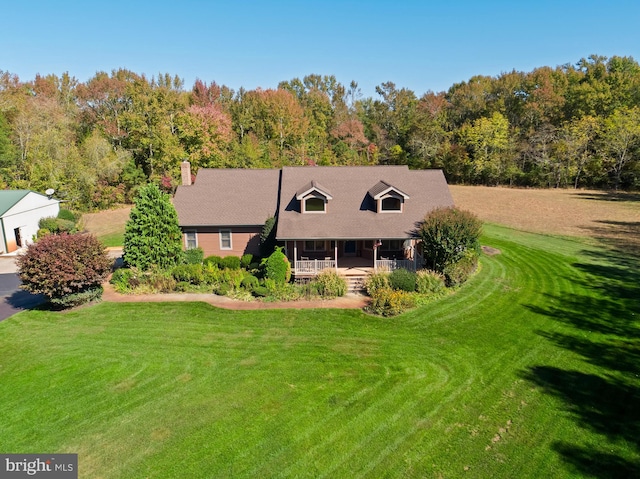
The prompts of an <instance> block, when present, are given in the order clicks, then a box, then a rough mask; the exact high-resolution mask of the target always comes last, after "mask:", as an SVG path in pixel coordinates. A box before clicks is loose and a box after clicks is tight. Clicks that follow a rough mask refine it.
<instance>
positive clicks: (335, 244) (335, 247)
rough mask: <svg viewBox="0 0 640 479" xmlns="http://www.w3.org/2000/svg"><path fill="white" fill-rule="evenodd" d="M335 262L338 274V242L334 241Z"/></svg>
mask: <svg viewBox="0 0 640 479" xmlns="http://www.w3.org/2000/svg"><path fill="white" fill-rule="evenodd" d="M333 260H334V261H335V262H336V273H337V272H338V240H334V241H333Z"/></svg>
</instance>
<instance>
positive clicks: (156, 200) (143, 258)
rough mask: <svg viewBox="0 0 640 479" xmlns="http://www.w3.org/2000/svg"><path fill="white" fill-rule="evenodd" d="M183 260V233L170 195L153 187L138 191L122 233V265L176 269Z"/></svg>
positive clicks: (147, 186) (143, 268) (148, 186)
mask: <svg viewBox="0 0 640 479" xmlns="http://www.w3.org/2000/svg"><path fill="white" fill-rule="evenodd" d="M181 257H182V232H181V231H180V227H179V226H178V214H177V213H176V209H175V208H174V207H173V205H172V204H171V201H170V198H169V195H167V194H165V193H162V192H161V191H160V189H159V188H158V187H157V186H156V185H155V184H149V185H145V186H143V187H142V188H140V190H139V192H138V196H137V197H136V199H135V200H134V207H133V208H132V209H131V213H130V214H129V221H127V224H126V226H125V230H124V254H123V259H124V262H125V264H127V265H128V266H132V267H135V268H139V269H141V270H143V271H144V270H147V269H149V268H150V267H151V266H152V265H156V266H158V267H160V268H170V267H172V266H175V265H176V264H177V263H178V262H179V261H180V259H181Z"/></svg>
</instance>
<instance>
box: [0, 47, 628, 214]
mask: <svg viewBox="0 0 640 479" xmlns="http://www.w3.org/2000/svg"><path fill="white" fill-rule="evenodd" d="M639 157H640V65H638V63H637V62H636V61H635V60H634V59H633V58H631V57H618V56H614V57H611V58H607V57H603V56H597V55H592V56H590V57H588V58H586V59H585V58H583V59H581V60H580V61H578V62H577V63H576V64H574V65H571V64H567V65H562V66H557V67H555V68H551V67H547V66H544V67H540V68H536V69H534V70H533V71H531V72H519V71H515V70H514V71H511V72H508V73H502V74H500V75H498V76H495V77H491V76H474V77H472V78H470V79H469V80H468V81H465V82H461V83H457V84H454V85H453V86H451V87H450V88H449V90H448V91H446V92H437V93H436V92H431V91H429V92H427V93H425V94H423V95H422V96H421V97H417V96H416V94H415V93H414V92H413V91H411V90H409V89H407V88H398V87H396V85H395V84H394V83H393V82H386V83H383V84H381V85H379V86H377V87H376V96H375V97H364V96H363V95H362V93H361V90H360V88H359V87H358V84H357V82H355V81H352V82H351V83H350V84H349V85H348V86H346V85H343V84H341V83H340V82H338V81H337V79H336V78H335V76H333V75H324V76H322V75H315V74H314V75H308V76H305V77H304V78H302V79H299V78H294V79H292V80H288V81H283V82H281V83H280V84H279V85H278V88H277V89H264V90H263V89H256V90H245V89H243V88H240V89H239V90H238V91H234V90H232V89H230V88H229V87H226V86H219V85H218V84H216V83H215V82H212V83H209V84H207V83H206V82H203V81H201V80H196V81H195V83H194V85H193V87H192V88H191V89H185V87H184V83H183V81H182V80H181V79H180V78H179V77H178V76H172V75H170V74H161V75H158V76H157V77H151V78H147V77H146V76H145V75H139V74H137V73H135V72H132V71H129V70H126V69H119V70H113V71H112V72H111V73H106V72H98V73H96V75H95V76H93V77H92V78H90V79H89V80H88V81H86V82H80V81H78V80H76V79H75V78H74V77H71V76H69V74H67V73H65V74H63V75H62V76H60V77H58V76H56V75H46V76H41V75H36V78H35V79H33V80H31V81H21V80H20V79H19V78H18V77H17V76H16V75H14V74H11V73H10V72H5V71H1V70H0V183H2V187H3V188H25V189H33V190H36V191H44V190H46V189H47V188H54V189H55V190H56V192H57V193H56V195H57V196H58V197H60V198H62V199H65V200H66V201H68V202H69V204H70V206H72V207H74V208H78V209H100V208H107V207H109V206H111V205H113V204H116V203H122V202H130V201H131V200H132V198H133V197H134V196H135V193H136V191H137V189H138V188H139V187H140V185H143V184H145V183H148V182H149V181H151V182H155V183H157V184H158V185H159V186H160V187H161V188H163V189H164V190H165V191H171V190H172V189H173V188H175V186H176V184H177V182H178V180H179V177H180V167H179V165H180V162H181V161H182V160H184V159H188V160H189V161H190V162H191V164H192V165H193V169H194V171H197V169H198V168H200V167H216V168H231V167H233V168H270V167H280V166H284V165H313V164H317V165H378V164H383V165H387V164H407V165H409V166H410V167H411V168H442V169H443V170H444V172H445V175H446V177H447V179H448V180H449V182H452V183H468V184H484V185H514V186H535V187H571V188H580V187H589V188H616V189H617V188H627V189H633V188H636V189H637V188H638V187H640V162H639V161H638V158H639Z"/></svg>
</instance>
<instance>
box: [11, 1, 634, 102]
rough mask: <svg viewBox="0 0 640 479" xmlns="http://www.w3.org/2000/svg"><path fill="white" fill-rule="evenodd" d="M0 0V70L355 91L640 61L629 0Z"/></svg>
mask: <svg viewBox="0 0 640 479" xmlns="http://www.w3.org/2000/svg"><path fill="white" fill-rule="evenodd" d="M4 3H5V4H4V5H2V7H1V8H0V12H1V14H0V70H4V71H8V72H11V73H15V74H17V75H18V76H19V77H20V79H21V80H24V81H27V80H31V79H33V78H34V77H35V75H36V73H40V74H42V75H46V74H49V73H55V74H57V75H60V74H62V73H63V72H69V74H70V75H72V76H75V77H76V78H77V79H78V80H80V81H86V80H88V79H89V78H91V77H92V76H93V75H95V73H96V72H97V71H107V72H110V71H111V70H112V69H117V68H120V67H122V68H127V69H129V70H132V71H134V72H136V73H140V74H142V73H144V74H146V75H147V76H149V77H150V76H152V75H157V74H158V73H159V72H162V73H165V72H167V73H171V74H172V75H175V74H177V75H178V76H180V77H181V78H182V79H183V80H184V81H185V88H187V89H190V88H191V86H192V85H193V82H194V81H195V79H196V78H200V79H201V80H203V81H206V82H212V81H215V82H216V83H218V84H220V85H223V84H224V85H227V86H228V87H230V88H232V89H234V90H237V89H238V88H240V87H244V88H245V89H254V88H257V87H262V88H275V87H276V86H277V85H278V83H279V82H280V81H283V80H291V79H292V78H295V77H298V78H302V77H304V76H305V75H307V74H310V73H317V74H321V75H335V76H336V78H337V79H338V81H340V82H341V83H343V84H344V85H345V86H346V85H348V84H349V83H350V82H351V80H355V81H357V82H358V84H359V86H360V88H361V89H362V93H363V94H364V96H376V94H375V87H376V85H380V84H381V83H383V82H386V81H392V82H394V83H395V84H396V86H397V87H398V88H401V87H406V88H409V89H411V90H413V91H414V92H415V93H416V95H418V96H420V95H422V94H423V93H425V92H427V91H429V90H432V91H446V90H447V89H448V88H449V87H450V86H452V85H453V84H454V83H457V82H461V81H466V80H468V79H469V78H470V77H471V76H473V75H476V74H481V75H490V76H497V75H499V74H500V73H502V72H507V71H511V70H513V69H515V70H519V71H531V70H532V69H534V68H536V67H539V66H544V65H548V66H552V67H555V66H557V65H563V64H566V63H571V64H575V63H576V62H577V61H578V60H580V58H583V57H587V56H589V55H591V54H598V55H604V56H607V57H611V56H613V55H619V56H632V57H634V58H635V59H636V60H637V61H640V2H638V1H637V0H635V1H621V0H610V1H599V2H595V1H591V0H581V1H574V0H570V1H563V0H556V1H548V0H537V1H529V2H517V1H484V2H483V1H466V0H459V1H457V2H456V1H446V2H445V1H440V2H431V1H427V0H424V1H402V0H396V1H378V0H369V1H355V0H346V1H335V0H324V1H307V2H303V1H298V2H296V1H285V0H271V1H253V0H247V1H244V2H237V1H236V2H231V1H227V2H221V1H197V0H181V1H172V2H167V1H163V0H156V1H154V2H150V1H146V0H144V1H136V0H125V1H122V0H107V1H101V2H94V1H91V0H86V1H82V2H80V1H68V0H58V1H53V0H49V1H41V0H32V1H29V2H26V1H12V2H4Z"/></svg>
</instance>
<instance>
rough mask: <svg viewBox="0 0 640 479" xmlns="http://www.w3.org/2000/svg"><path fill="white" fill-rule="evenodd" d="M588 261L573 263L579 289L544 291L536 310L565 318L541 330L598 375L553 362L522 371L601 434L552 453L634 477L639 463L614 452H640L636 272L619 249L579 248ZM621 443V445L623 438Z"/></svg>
mask: <svg viewBox="0 0 640 479" xmlns="http://www.w3.org/2000/svg"><path fill="white" fill-rule="evenodd" d="M585 254H586V255H587V256H589V257H591V258H592V259H593V262H588V263H587V262H585V263H576V264H574V265H573V266H574V267H575V268H576V269H577V270H578V271H580V272H582V273H586V274H582V275H580V276H579V278H578V279H576V278H571V281H573V282H574V283H575V282H576V281H577V282H578V284H579V285H580V286H582V288H580V289H581V290H582V291H583V293H582V294H571V293H564V294H561V295H555V296H554V295H548V299H549V301H547V302H546V303H545V304H546V305H547V306H538V305H535V306H529V309H531V310H532V311H534V312H535V313H538V314H542V315H545V316H548V317H550V318H552V319H553V320H555V321H558V322H560V323H563V325H564V327H561V328H558V329H557V330H555V331H539V332H538V333H539V334H540V335H541V336H544V337H545V338H547V339H548V340H549V341H552V342H553V343H555V344H557V345H558V346H560V347H562V348H565V349H568V350H570V351H573V352H575V353H577V354H579V355H580V356H582V357H583V358H584V360H585V361H586V362H588V363H590V364H592V365H595V366H597V367H598V368H599V371H598V372H597V374H592V373H587V372H584V371H576V370H569V369H563V368H559V367H552V366H543V365H539V366H533V367H531V368H529V369H528V370H527V371H525V372H524V373H523V376H524V377H525V378H526V379H527V380H529V381H531V382H532V383H534V384H536V385H538V386H540V387H542V388H543V390H544V391H545V392H546V393H548V394H551V395H553V396H555V397H558V398H560V399H562V400H563V401H564V403H565V406H566V408H567V410H568V411H569V412H570V413H571V414H572V416H573V417H574V418H575V421H576V424H578V425H579V426H580V427H583V428H586V429H590V430H592V431H594V432H595V433H598V434H601V435H602V436H604V438H606V440H605V442H606V443H608V444H603V445H601V446H602V447H594V448H586V447H584V446H582V445H577V444H570V443H566V442H556V443H555V444H554V448H555V450H556V451H557V452H558V453H559V454H560V455H561V456H562V457H563V458H564V460H565V461H566V462H567V463H569V464H571V465H572V466H573V467H574V468H576V469H577V470H579V471H580V473H581V474H583V475H585V476H589V477H596V478H611V477H621V478H622V477H640V462H639V461H637V460H633V459H629V458H628V457H622V456H621V455H619V454H616V453H615V452H614V451H615V449H613V448H612V447H607V448H606V450H605V447H606V446H609V445H611V446H613V445H614V444H617V445H618V446H620V447H625V446H624V445H621V444H623V443H626V445H627V446H626V447H627V449H631V450H633V455H636V456H637V454H640V300H639V298H640V271H639V269H638V261H637V260H636V259H635V258H634V257H633V256H629V255H626V254H623V253H619V252H617V251H613V250H611V251H608V252H607V251H597V252H595V251H594V252H585ZM621 441H622V443H621Z"/></svg>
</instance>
